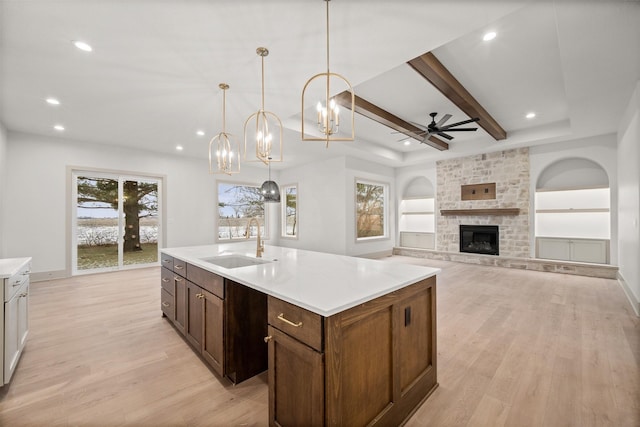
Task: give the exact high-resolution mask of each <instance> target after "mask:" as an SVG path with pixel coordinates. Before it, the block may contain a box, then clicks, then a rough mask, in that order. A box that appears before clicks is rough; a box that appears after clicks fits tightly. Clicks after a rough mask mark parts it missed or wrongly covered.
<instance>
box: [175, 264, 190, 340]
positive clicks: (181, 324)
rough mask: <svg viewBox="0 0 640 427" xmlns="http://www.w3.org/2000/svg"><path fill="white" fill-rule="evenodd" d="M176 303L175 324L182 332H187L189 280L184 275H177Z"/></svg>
mask: <svg viewBox="0 0 640 427" xmlns="http://www.w3.org/2000/svg"><path fill="white" fill-rule="evenodd" d="M173 280H174V282H175V305H174V313H175V314H174V318H173V319H172V320H173V324H174V325H175V327H176V329H178V331H180V332H181V333H182V334H184V333H185V325H186V323H187V280H186V279H185V278H184V277H181V276H178V275H175V276H174V279H173Z"/></svg>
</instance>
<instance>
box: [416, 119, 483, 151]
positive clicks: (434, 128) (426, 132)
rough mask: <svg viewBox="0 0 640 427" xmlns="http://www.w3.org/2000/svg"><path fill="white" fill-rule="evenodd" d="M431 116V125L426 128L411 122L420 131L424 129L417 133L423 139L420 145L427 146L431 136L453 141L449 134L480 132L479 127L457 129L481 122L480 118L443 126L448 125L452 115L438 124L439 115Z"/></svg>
mask: <svg viewBox="0 0 640 427" xmlns="http://www.w3.org/2000/svg"><path fill="white" fill-rule="evenodd" d="M429 115H430V116H431V123H429V124H428V125H427V126H426V127H425V126H424V125H421V124H419V123H413V122H411V124H413V125H414V126H417V127H419V128H420V129H422V132H418V133H416V135H418V136H422V137H423V138H422V141H420V143H422V144H425V143H426V141H427V140H428V139H429V137H430V136H431V135H439V136H441V137H443V138H445V139H448V140H449V141H451V140H452V139H453V137H452V136H451V135H447V133H448V132H473V131H476V130H478V128H477V127H476V128H458V127H457V126H460V125H466V124H467V123H473V122H477V121H479V120H480V119H479V118H478V117H475V118H473V119H469V120H463V121H461V122H457V123H452V124H450V125H446V126H443V125H444V124H445V123H446V121H447V120H449V119H450V118H451V114H445V115H444V116H442V118H441V119H440V120H438V122H437V123H436V116H437V115H438V113H431V114H429ZM445 132H447V133H445Z"/></svg>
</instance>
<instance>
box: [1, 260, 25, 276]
mask: <svg viewBox="0 0 640 427" xmlns="http://www.w3.org/2000/svg"><path fill="white" fill-rule="evenodd" d="M29 262H31V257H27V258H4V259H0V279H6V278H7V277H11V276H13V275H14V274H16V273H17V272H18V271H20V269H21V268H22V267H24V266H25V264H27V263H29Z"/></svg>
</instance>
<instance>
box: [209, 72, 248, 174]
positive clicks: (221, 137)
mask: <svg viewBox="0 0 640 427" xmlns="http://www.w3.org/2000/svg"><path fill="white" fill-rule="evenodd" d="M218 87H219V88H220V89H222V132H220V133H219V134H217V135H216V136H214V137H213V138H211V141H209V173H210V174H222V173H224V174H227V175H231V174H234V173H238V172H240V147H239V146H238V143H237V142H233V136H232V135H231V134H228V133H227V130H226V108H227V96H226V94H227V89H229V85H228V84H226V83H220V84H219V85H218ZM214 147H215V152H214V151H213V150H214Z"/></svg>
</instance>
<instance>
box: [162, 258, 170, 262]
mask: <svg viewBox="0 0 640 427" xmlns="http://www.w3.org/2000/svg"><path fill="white" fill-rule="evenodd" d="M162 262H171V260H170V259H163V260H162Z"/></svg>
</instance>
